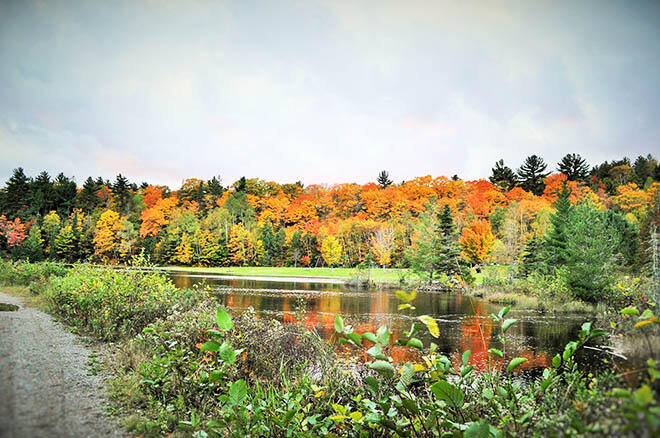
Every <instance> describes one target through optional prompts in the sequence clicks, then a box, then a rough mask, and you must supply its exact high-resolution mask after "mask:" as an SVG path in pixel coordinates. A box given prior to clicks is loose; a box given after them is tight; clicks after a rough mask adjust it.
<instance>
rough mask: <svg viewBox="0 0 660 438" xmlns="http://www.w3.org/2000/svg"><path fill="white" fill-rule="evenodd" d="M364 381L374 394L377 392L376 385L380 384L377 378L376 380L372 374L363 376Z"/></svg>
mask: <svg viewBox="0 0 660 438" xmlns="http://www.w3.org/2000/svg"><path fill="white" fill-rule="evenodd" d="M364 383H366V384H367V386H368V387H369V388H370V389H371V390H372V391H373V393H374V394H377V393H378V387H379V386H380V384H379V383H378V380H376V379H375V378H374V377H372V376H367V377H365V378H364Z"/></svg>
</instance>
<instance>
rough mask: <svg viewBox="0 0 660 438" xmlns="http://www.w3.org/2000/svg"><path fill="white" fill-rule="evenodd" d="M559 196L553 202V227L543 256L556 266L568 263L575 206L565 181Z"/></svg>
mask: <svg viewBox="0 0 660 438" xmlns="http://www.w3.org/2000/svg"><path fill="white" fill-rule="evenodd" d="M558 195H559V197H558V198H557V200H556V201H555V203H554V204H553V206H554V207H555V212H554V213H553V214H552V215H551V216H550V222H551V223H552V228H551V229H550V231H549V232H548V234H547V235H546V238H545V242H544V252H543V258H544V261H545V263H546V265H547V266H548V267H551V268H554V267H558V266H561V265H564V264H566V261H567V257H568V255H567V253H566V248H567V246H568V240H569V235H568V224H569V223H570V220H571V213H572V211H573V206H572V205H571V201H570V195H571V190H570V188H569V187H568V185H567V184H566V183H565V182H564V184H563V185H562V189H561V191H560V192H559V194H558Z"/></svg>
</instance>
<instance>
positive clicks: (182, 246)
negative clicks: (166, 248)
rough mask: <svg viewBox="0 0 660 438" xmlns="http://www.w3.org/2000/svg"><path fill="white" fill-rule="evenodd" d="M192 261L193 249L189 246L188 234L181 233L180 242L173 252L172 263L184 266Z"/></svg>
mask: <svg viewBox="0 0 660 438" xmlns="http://www.w3.org/2000/svg"><path fill="white" fill-rule="evenodd" d="M192 259H193V249H192V246H191V244H190V239H189V238H188V233H183V234H182V235H181V242H179V245H177V247H176V250H175V251H174V261H176V262H178V263H183V264H184V265H189V264H190V262H192Z"/></svg>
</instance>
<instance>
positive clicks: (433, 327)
mask: <svg viewBox="0 0 660 438" xmlns="http://www.w3.org/2000/svg"><path fill="white" fill-rule="evenodd" d="M417 319H419V320H420V321H422V322H423V323H424V325H426V328H427V329H428V330H429V333H431V336H433V337H434V338H437V337H438V336H440V329H439V328H438V323H437V322H436V320H435V319H433V318H431V317H430V316H428V315H422V316H418V317H417Z"/></svg>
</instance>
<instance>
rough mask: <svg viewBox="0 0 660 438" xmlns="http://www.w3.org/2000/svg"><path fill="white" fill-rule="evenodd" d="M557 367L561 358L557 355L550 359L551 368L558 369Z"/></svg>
mask: <svg viewBox="0 0 660 438" xmlns="http://www.w3.org/2000/svg"><path fill="white" fill-rule="evenodd" d="M559 365H561V356H560V355H559V354H557V355H555V357H553V358H552V366H553V367H555V368H559Z"/></svg>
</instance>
